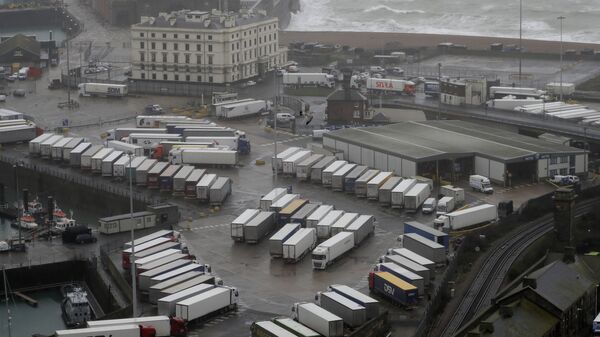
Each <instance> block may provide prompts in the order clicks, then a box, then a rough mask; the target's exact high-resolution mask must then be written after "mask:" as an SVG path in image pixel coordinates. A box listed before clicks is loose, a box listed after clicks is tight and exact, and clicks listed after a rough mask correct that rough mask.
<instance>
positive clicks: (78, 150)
mask: <svg viewBox="0 0 600 337" xmlns="http://www.w3.org/2000/svg"><path fill="white" fill-rule="evenodd" d="M91 147H92V143H88V142H83V143H81V144H79V145H77V147H75V148H74V149H73V150H71V152H70V153H69V165H71V166H74V167H81V156H82V155H83V154H84V153H85V152H86V151H87V150H89V149H90V148H91Z"/></svg>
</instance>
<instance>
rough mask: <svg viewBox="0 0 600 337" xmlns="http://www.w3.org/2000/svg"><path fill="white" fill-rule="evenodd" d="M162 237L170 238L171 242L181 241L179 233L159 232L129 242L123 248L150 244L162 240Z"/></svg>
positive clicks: (170, 231) (167, 230)
mask: <svg viewBox="0 0 600 337" xmlns="http://www.w3.org/2000/svg"><path fill="white" fill-rule="evenodd" d="M160 237H166V238H170V239H171V240H174V241H175V240H178V239H179V232H177V231H174V230H171V229H161V230H157V231H156V232H152V233H150V234H148V235H144V236H142V237H139V238H137V239H135V240H134V241H133V242H132V241H127V242H125V243H124V244H123V247H125V248H129V247H131V246H132V245H141V244H142V243H144V242H148V241H151V240H154V239H156V238H160Z"/></svg>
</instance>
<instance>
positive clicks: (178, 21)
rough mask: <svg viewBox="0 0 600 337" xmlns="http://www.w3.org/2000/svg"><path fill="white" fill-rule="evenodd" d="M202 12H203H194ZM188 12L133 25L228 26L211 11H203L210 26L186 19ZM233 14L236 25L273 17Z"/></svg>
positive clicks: (184, 27)
mask: <svg viewBox="0 0 600 337" xmlns="http://www.w3.org/2000/svg"><path fill="white" fill-rule="evenodd" d="M194 13H201V12H194ZM185 14H186V12H185V11H181V12H173V13H170V14H167V15H166V16H164V15H159V16H157V17H155V18H154V20H149V21H145V22H141V23H138V24H135V25H133V26H134V27H159V28H182V29H222V28H226V27H225V26H224V25H223V23H221V21H220V20H219V18H218V16H215V15H212V14H211V13H207V12H202V14H204V15H208V17H209V19H210V24H209V25H208V26H206V25H205V22H204V21H202V22H200V21H191V20H186V17H185ZM229 14H231V15H235V16H236V18H235V27H238V26H244V25H249V24H253V23H257V22H261V21H266V20H271V19H273V18H272V17H269V16H265V15H262V14H258V13H251V14H247V15H240V14H238V13H229ZM169 17H175V22H174V23H173V24H171V23H170V22H169Z"/></svg>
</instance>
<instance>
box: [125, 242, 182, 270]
mask: <svg viewBox="0 0 600 337" xmlns="http://www.w3.org/2000/svg"><path fill="white" fill-rule="evenodd" d="M169 242H171V239H169V238H166V237H159V238H156V239H153V240H150V241H147V242H144V243H142V244H139V245H137V246H135V247H133V249H132V247H128V248H126V249H124V250H123V251H122V252H121V266H122V267H123V269H129V268H130V266H131V261H130V257H131V254H132V252H133V251H134V250H135V257H136V260H137V259H139V258H141V256H142V255H141V253H143V252H145V251H150V250H151V248H153V247H159V246H162V245H163V244H165V243H169ZM169 248H173V247H169ZM165 249H167V248H165ZM152 252H153V253H158V252H160V250H158V251H155V250H152Z"/></svg>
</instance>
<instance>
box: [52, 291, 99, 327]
mask: <svg viewBox="0 0 600 337" xmlns="http://www.w3.org/2000/svg"><path fill="white" fill-rule="evenodd" d="M61 292H62V293H63V296H64V299H63V300H62V302H61V304H60V308H61V310H62V318H63V321H65V324H66V325H67V327H69V328H72V327H80V326H83V325H85V322H86V321H89V320H91V319H92V310H91V308H90V304H89V302H88V299H87V292H86V291H85V290H83V288H82V287H81V286H80V285H78V284H69V285H65V286H63V287H61Z"/></svg>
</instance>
